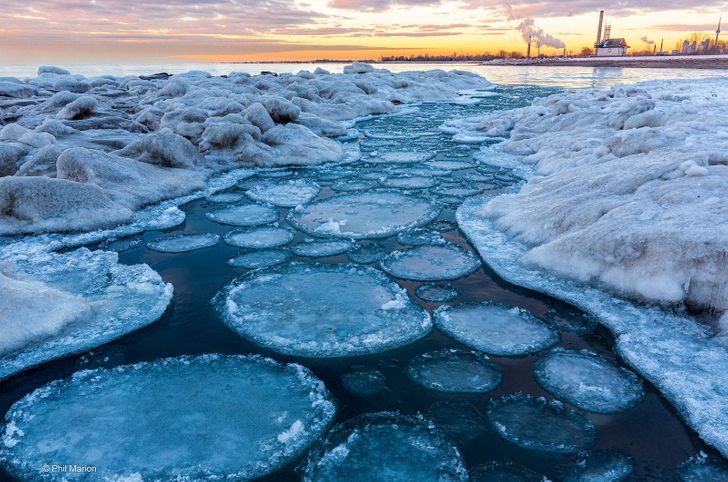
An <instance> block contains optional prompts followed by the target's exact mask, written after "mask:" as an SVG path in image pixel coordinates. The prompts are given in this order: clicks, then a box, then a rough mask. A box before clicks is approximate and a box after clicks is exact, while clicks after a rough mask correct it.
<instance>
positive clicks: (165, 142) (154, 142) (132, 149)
mask: <svg viewBox="0 0 728 482" xmlns="http://www.w3.org/2000/svg"><path fill="white" fill-rule="evenodd" d="M115 154H117V155H119V156H123V157H131V158H133V159H136V160H137V161H142V162H146V163H148V164H155V165H157V166H162V167H177V168H181V169H193V168H194V167H195V165H196V164H198V163H200V162H201V156H200V153H199V152H198V151H197V148H196V147H195V146H194V144H192V143H191V142H190V141H188V140H187V139H185V138H184V137H182V136H180V135H177V134H175V133H174V132H172V131H171V130H170V129H167V128H165V129H162V130H160V131H159V132H155V133H153V134H148V135H146V136H144V137H143V138H142V139H140V140H138V141H136V142H133V143H131V144H129V145H128V146H126V147H125V148H123V149H121V150H120V151H116V152H115Z"/></svg>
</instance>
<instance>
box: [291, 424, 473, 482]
mask: <svg viewBox="0 0 728 482" xmlns="http://www.w3.org/2000/svg"><path fill="white" fill-rule="evenodd" d="M303 480H304V481H306V482H314V481H315V482H329V481H343V480H346V481H348V482H358V481H361V482H371V481H374V480H382V481H384V480H386V481H388V482H410V481H413V480H416V481H420V482H455V481H466V480H468V475H467V472H466V471H465V467H464V465H463V461H462V458H461V456H460V453H459V452H458V449H457V448H456V447H455V446H454V445H452V444H451V443H450V442H448V441H447V439H446V438H445V437H444V436H443V435H441V434H440V432H439V431H438V430H437V429H435V427H434V426H432V425H431V424H430V423H428V422H426V421H424V420H422V419H419V418H415V417H407V416H403V415H398V414H394V413H375V414H366V415H362V416H360V417H357V418H355V419H352V420H349V421H347V422H344V423H343V424H341V425H338V426H336V427H334V428H333V429H332V430H331V431H330V432H329V434H328V435H327V436H326V439H325V440H324V442H323V443H322V444H321V445H320V446H317V447H315V448H314V449H313V450H312V451H311V453H310V454H309V456H308V463H307V464H306V467H305V471H304V474H303Z"/></svg>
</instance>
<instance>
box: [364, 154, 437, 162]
mask: <svg viewBox="0 0 728 482" xmlns="http://www.w3.org/2000/svg"><path fill="white" fill-rule="evenodd" d="M433 157H435V156H434V154H430V153H427V152H411V151H394V152H383V153H381V154H379V155H378V156H376V157H372V158H369V159H367V161H368V162H373V163H377V164H380V163H381V164H411V163H418V164H419V163H422V162H424V161H426V160H428V159H432V158H433Z"/></svg>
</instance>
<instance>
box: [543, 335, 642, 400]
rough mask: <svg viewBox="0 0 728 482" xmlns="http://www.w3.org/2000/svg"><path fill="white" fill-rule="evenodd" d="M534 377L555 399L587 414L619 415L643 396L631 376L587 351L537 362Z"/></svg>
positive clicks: (560, 353)
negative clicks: (588, 412)
mask: <svg viewBox="0 0 728 482" xmlns="http://www.w3.org/2000/svg"><path fill="white" fill-rule="evenodd" d="M534 376H535V377H536V380H537V381H538V382H539V384H541V386H543V387H544V388H545V389H546V390H548V391H549V392H551V393H553V394H554V395H555V396H557V397H558V398H560V399H562V400H564V401H566V402H568V403H570V404H572V405H574V406H576V407H578V408H581V409H582V410H587V411H590V412H598V413H615V412H620V411H623V410H626V409H628V408H630V407H632V406H634V405H636V404H637V403H638V402H639V401H640V400H641V399H642V396H643V395H644V388H643V386H642V382H641V381H640V379H639V378H638V377H637V376H636V375H635V374H634V373H632V372H630V371H629V370H626V369H624V368H620V367H618V366H616V365H614V364H612V363H610V362H608V361H607V360H604V359H603V358H600V357H599V356H597V355H595V354H594V353H591V352H588V351H576V350H563V349H557V350H554V351H552V352H551V353H549V354H547V355H546V356H544V357H543V358H542V359H541V360H539V362H538V363H537V364H536V367H535V368H534Z"/></svg>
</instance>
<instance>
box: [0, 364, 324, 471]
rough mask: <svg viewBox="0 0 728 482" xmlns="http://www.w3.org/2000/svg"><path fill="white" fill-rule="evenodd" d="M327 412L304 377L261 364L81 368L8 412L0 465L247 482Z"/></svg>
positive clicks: (303, 372) (320, 389)
mask: <svg viewBox="0 0 728 482" xmlns="http://www.w3.org/2000/svg"><path fill="white" fill-rule="evenodd" d="M334 412H335V408H334V404H333V403H332V402H331V400H330V397H329V394H328V392H327V391H326V389H325V388H324V385H323V383H322V382H321V381H319V380H318V379H317V378H315V377H314V376H313V375H312V374H311V373H310V372H309V371H308V370H307V369H305V368H303V367H301V366H299V365H282V364H280V363H277V362H274V361H273V360H270V359H266V358H262V357H256V356H249V357H245V356H239V355H231V356H223V355H202V356H197V357H180V358H170V359H165V360H160V361H156V362H151V363H140V364H137V365H127V366H121V367H117V368H114V369H99V370H86V371H81V372H78V373H76V374H75V375H73V376H72V377H71V378H70V379H67V380H59V381H55V382H52V383H50V384H48V385H46V386H44V387H42V388H40V389H38V390H36V391H35V392H33V393H31V394H30V395H27V396H26V397H25V398H23V399H21V400H20V401H19V402H17V403H16V404H15V405H13V407H12V408H11V409H10V411H9V412H8V414H7V415H6V420H7V424H6V426H5V433H4V434H3V436H2V440H3V441H4V443H3V444H2V446H1V447H0V461H2V463H3V464H4V465H5V466H6V467H7V468H8V469H9V470H10V471H11V472H12V473H14V474H16V475H17V476H18V477H19V478H21V479H34V480H35V479H36V478H37V476H38V474H39V471H40V470H41V467H42V466H43V465H44V464H47V463H49V462H52V463H54V462H55V461H58V463H61V461H67V462H71V461H75V462H76V463H83V464H84V465H85V466H93V467H95V468H96V472H94V473H93V479H94V480H120V479H124V480H132V478H134V479H133V480H213V479H215V480H217V479H236V480H240V479H246V480H247V479H250V478H255V477H259V476H262V475H265V474H267V473H270V472H272V471H274V470H275V469H277V468H279V467H281V466H283V465H285V464H286V463H288V462H289V461H291V460H292V459H294V458H295V457H296V456H298V455H299V454H300V453H301V452H303V451H304V450H305V449H306V448H307V446H308V445H309V444H310V443H311V442H312V441H314V440H316V439H317V438H319V437H320V436H321V435H322V433H323V432H324V430H325V429H326V427H327V426H328V424H329V423H330V422H331V420H332V419H333V417H334Z"/></svg>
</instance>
